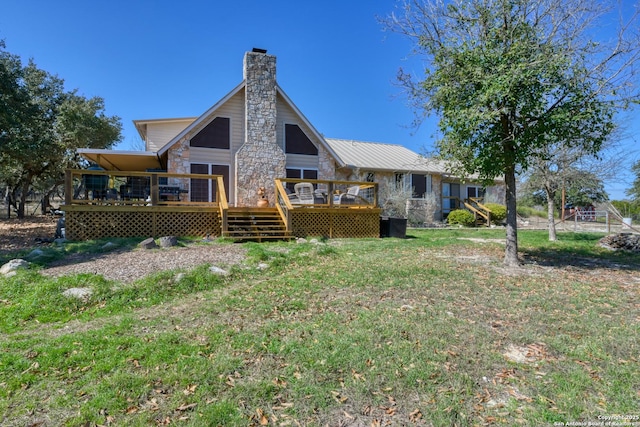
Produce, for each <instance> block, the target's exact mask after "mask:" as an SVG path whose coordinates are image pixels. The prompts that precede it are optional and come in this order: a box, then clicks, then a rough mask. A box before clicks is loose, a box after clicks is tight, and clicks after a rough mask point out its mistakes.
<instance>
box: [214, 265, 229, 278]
mask: <svg viewBox="0 0 640 427" xmlns="http://www.w3.org/2000/svg"><path fill="white" fill-rule="evenodd" d="M209 271H210V272H212V273H213V274H219V275H220V276H228V275H229V272H228V271H227V270H223V269H222V268H220V267H216V266H215V265H212V266H211V267H209Z"/></svg>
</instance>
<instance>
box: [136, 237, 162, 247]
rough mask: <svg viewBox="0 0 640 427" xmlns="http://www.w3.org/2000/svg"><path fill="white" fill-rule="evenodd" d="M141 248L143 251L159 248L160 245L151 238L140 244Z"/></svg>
mask: <svg viewBox="0 0 640 427" xmlns="http://www.w3.org/2000/svg"><path fill="white" fill-rule="evenodd" d="M140 247H141V248H142V249H154V248H157V247H158V245H157V244H156V241H155V240H153V237H149V238H148V239H146V240H143V241H142V242H140Z"/></svg>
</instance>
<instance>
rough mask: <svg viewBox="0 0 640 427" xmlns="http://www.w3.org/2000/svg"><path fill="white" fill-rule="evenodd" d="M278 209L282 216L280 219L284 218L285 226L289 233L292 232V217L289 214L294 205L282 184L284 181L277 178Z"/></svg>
mask: <svg viewBox="0 0 640 427" xmlns="http://www.w3.org/2000/svg"><path fill="white" fill-rule="evenodd" d="M275 184H276V203H275V205H276V208H277V209H278V213H279V214H280V218H282V222H284V226H285V229H286V231H287V232H291V217H290V215H289V212H291V210H292V209H293V205H292V204H291V201H290V200H289V197H288V196H287V191H286V190H285V188H284V185H283V184H282V180H281V179H280V178H276V180H275Z"/></svg>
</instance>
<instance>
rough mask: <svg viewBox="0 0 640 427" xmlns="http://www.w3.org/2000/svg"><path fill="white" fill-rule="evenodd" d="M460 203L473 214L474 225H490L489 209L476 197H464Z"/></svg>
mask: <svg viewBox="0 0 640 427" xmlns="http://www.w3.org/2000/svg"><path fill="white" fill-rule="evenodd" d="M462 204H463V205H464V207H465V208H466V209H467V210H469V211H471V213H472V214H473V215H474V216H475V218H476V227H489V226H490V225H491V211H490V210H489V209H488V208H487V207H486V206H484V205H483V204H482V203H480V202H479V201H478V200H477V199H473V198H469V199H465V200H462Z"/></svg>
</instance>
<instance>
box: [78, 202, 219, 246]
mask: <svg viewBox="0 0 640 427" xmlns="http://www.w3.org/2000/svg"><path fill="white" fill-rule="evenodd" d="M65 232H66V237H67V238H68V239H70V240H92V239H100V238H103V237H161V236H205V235H207V234H209V235H211V236H219V235H220V234H221V232H222V226H221V220H220V213H219V212H218V211H217V210H212V211H194V212H188V211H187V212H185V211H181V212H168V211H160V212H158V211H138V210H136V211H100V210H95V209H92V210H87V211H77V210H73V211H67V212H66V213H65Z"/></svg>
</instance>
